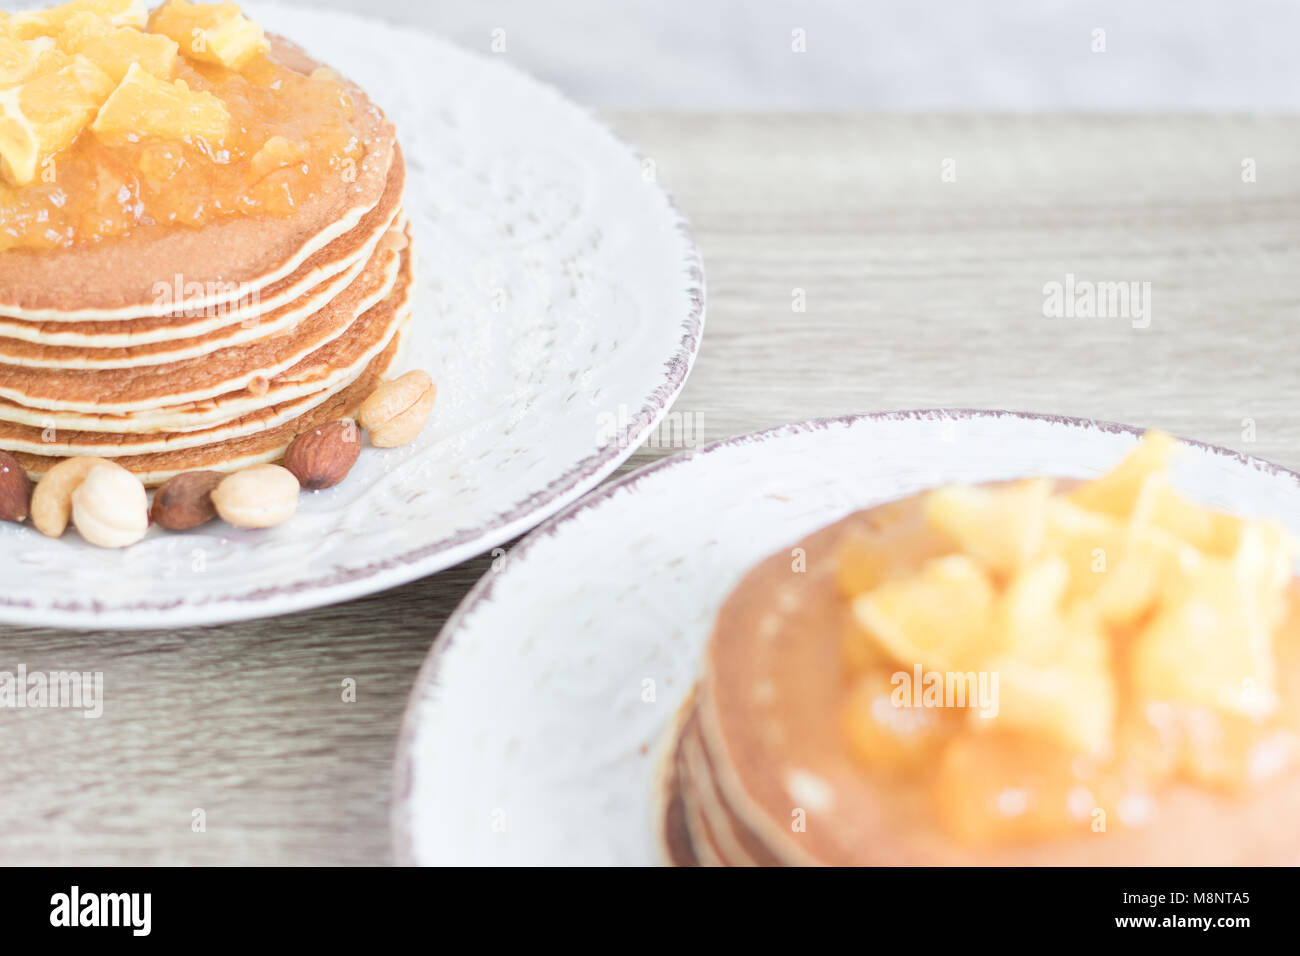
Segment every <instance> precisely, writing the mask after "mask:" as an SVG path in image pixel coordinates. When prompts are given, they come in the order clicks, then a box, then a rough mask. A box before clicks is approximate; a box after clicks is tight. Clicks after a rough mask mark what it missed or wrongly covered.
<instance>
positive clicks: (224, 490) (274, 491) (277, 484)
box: [212, 465, 298, 528]
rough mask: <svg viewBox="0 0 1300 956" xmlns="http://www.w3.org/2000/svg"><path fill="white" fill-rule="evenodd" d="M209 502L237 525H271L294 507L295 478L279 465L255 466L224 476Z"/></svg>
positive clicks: (224, 517)
mask: <svg viewBox="0 0 1300 956" xmlns="http://www.w3.org/2000/svg"><path fill="white" fill-rule="evenodd" d="M212 503H213V504H214V505H216V508H217V514H219V515H221V517H222V518H223V519H224V520H226V521H228V522H229V523H230V524H233V525H234V526H235V527H237V528H270V527H271V526H273V525H277V524H279V523H280V522H282V521H285V520H287V519H288V518H289V517H290V516H291V515H292V514H293V513H294V511H296V510H297V508H298V479H297V478H295V477H294V475H293V472H291V471H289V470H288V469H286V468H281V467H280V466H279V465H254V466H253V467H252V468H245V469H244V470H243V471H237V472H235V473H234V474H233V475H227V476H226V477H225V478H223V479H222V480H221V484H219V485H217V487H216V489H215V490H214V491H213V492H212Z"/></svg>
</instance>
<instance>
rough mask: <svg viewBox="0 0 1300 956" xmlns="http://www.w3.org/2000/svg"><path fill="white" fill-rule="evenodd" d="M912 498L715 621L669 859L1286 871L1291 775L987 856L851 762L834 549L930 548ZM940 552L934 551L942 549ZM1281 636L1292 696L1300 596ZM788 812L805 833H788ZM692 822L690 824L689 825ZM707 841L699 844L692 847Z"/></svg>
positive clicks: (1294, 834)
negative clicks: (892, 538) (801, 819)
mask: <svg viewBox="0 0 1300 956" xmlns="http://www.w3.org/2000/svg"><path fill="white" fill-rule="evenodd" d="M920 502H921V498H920V496H917V497H913V498H908V499H904V500H902V501H899V502H893V503H890V504H888V505H883V506H881V507H879V508H873V509H870V510H868V511H864V512H858V513H856V514H853V515H850V516H849V517H847V518H845V519H843V520H842V521H839V522H837V523H836V524H833V525H831V526H830V527H828V528H824V529H822V530H820V531H818V532H816V533H814V534H812V535H810V536H809V537H807V538H805V539H804V540H802V541H800V542H798V543H797V544H795V545H793V547H795V548H802V549H803V550H804V553H805V554H806V555H807V570H806V572H805V573H792V570H791V558H790V555H791V549H790V548H787V549H783V550H782V551H780V552H778V553H777V554H775V555H773V556H772V557H770V558H768V559H767V560H765V561H764V562H762V563H761V564H759V565H758V566H757V567H756V568H754V569H753V570H752V571H751V572H750V573H749V574H748V575H746V577H745V578H744V580H742V581H741V583H740V585H739V586H738V587H737V588H736V589H735V591H734V592H733V593H732V594H731V596H730V597H729V598H728V599H727V601H726V602H725V604H724V605H723V606H722V608H721V609H720V611H719V614H718V618H717V622H716V625H715V629H714V633H713V637H712V639H711V641H710V644H709V648H708V651H707V654H706V662H705V667H704V672H703V676H702V678H701V680H700V683H699V685H698V687H697V690H696V696H695V699H694V701H693V702H692V703H691V704H690V705H688V711H689V712H688V714H687V716H686V717H685V718H684V719H682V720H681V722H680V724H679V726H678V728H677V729H676V730H675V734H676V736H675V737H674V739H673V741H672V743H671V745H670V747H669V751H668V752H669V754H670V755H671V759H672V760H673V761H674V766H673V768H672V769H671V770H670V771H667V772H666V777H667V779H669V780H670V781H671V782H670V784H669V786H670V788H671V789H670V792H669V794H668V795H667V796H666V798H665V801H664V806H665V811H664V818H663V820H664V829H663V833H662V836H663V840H664V843H665V852H666V854H667V856H668V857H669V858H670V859H671V860H673V861H676V862H685V863H689V862H691V861H692V858H695V859H698V860H700V861H707V860H708V859H709V858H710V857H713V858H716V859H717V860H718V861H719V862H723V863H728V864H733V863H734V864H745V863H749V862H763V863H787V864H796V865H800V864H831V865H1032V866H1038V865H1122V866H1126V865H1162V866H1182V865H1241V864H1254V865H1294V864H1297V863H1300V828H1296V827H1291V826H1285V825H1279V824H1278V821H1279V820H1285V819H1288V818H1289V811H1290V810H1292V809H1293V808H1294V807H1295V806H1297V805H1300V803H1298V801H1300V772H1296V771H1291V772H1287V773H1284V774H1282V775H1280V776H1278V777H1277V778H1274V779H1273V780H1271V781H1268V782H1264V783H1260V784H1258V785H1257V786H1256V788H1255V789H1253V790H1251V791H1250V792H1249V793H1248V794H1246V795H1244V796H1242V797H1235V796H1229V795H1224V794H1222V793H1218V792H1215V791H1212V790H1210V789H1206V788H1201V787H1195V786H1190V785H1185V784H1176V785H1171V786H1166V787H1164V788H1163V789H1161V790H1159V791H1157V793H1156V795H1155V800H1156V808H1155V810H1154V812H1153V814H1152V816H1151V820H1150V822H1149V823H1148V824H1147V825H1145V826H1142V827H1137V828H1128V827H1122V826H1114V827H1112V828H1110V829H1109V830H1108V831H1107V832H1104V833H1093V832H1085V831H1081V832H1080V833H1079V834H1078V835H1075V836H1067V837H1063V838H1060V839H1053V840H1046V841H1042V842H1038V843H1032V842H1031V843H1024V844H1015V845H1002V846H993V847H970V846H963V845H959V844H958V843H956V842H954V841H952V840H951V839H949V838H948V837H947V836H946V835H944V834H943V833H941V832H940V831H939V830H938V829H937V827H936V826H935V823H934V819H933V815H932V811H931V809H930V806H929V804H928V802H927V800H926V799H924V798H922V797H921V796H920V794H919V792H918V791H915V790H913V789H910V788H909V787H908V786H907V785H906V784H905V783H901V782H899V781H898V780H895V779H890V778H888V777H886V776H883V775H881V774H876V773H872V772H870V771H869V770H866V769H864V767H863V766H862V764H860V763H859V762H858V761H857V760H856V759H855V758H854V756H853V754H852V753H851V751H850V748H849V743H848V740H847V738H846V736H845V734H844V732H843V725H842V712H841V710H840V705H841V703H842V700H843V697H842V694H841V688H843V686H844V684H845V672H844V668H845V666H846V665H845V663H844V659H843V655H842V651H841V645H840V635H841V634H842V629H843V627H844V626H845V624H846V623H847V620H848V616H849V614H850V613H851V612H850V610H849V604H848V602H847V600H845V599H844V598H843V597H842V595H841V594H840V592H839V590H838V588H837V586H836V584H835V581H834V562H835V558H834V555H835V553H836V547H837V545H838V544H839V542H840V541H841V540H842V539H843V538H844V537H845V536H846V535H848V534H850V533H852V532H853V531H854V530H855V529H857V528H861V527H864V526H869V527H871V528H873V529H875V530H877V531H879V530H880V529H881V528H882V527H885V528H895V529H897V533H898V535H899V540H900V541H908V540H910V541H913V542H914V543H913V544H911V545H909V546H911V547H916V548H918V549H920V550H921V551H922V552H924V551H926V549H927V548H929V547H930V544H929V543H927V542H925V541H923V540H918V538H920V537H924V534H923V532H920V531H919V529H922V528H923V522H922V521H921V519H920ZM939 550H942V549H941V548H940V549H939ZM1290 606H1291V613H1290V616H1289V618H1288V620H1287V622H1286V623H1285V625H1284V626H1283V628H1282V629H1281V636H1282V639H1281V640H1279V642H1278V643H1279V660H1280V664H1281V665H1282V669H1283V670H1284V671H1285V672H1286V674H1287V675H1288V677H1287V682H1288V685H1289V693H1292V694H1294V693H1295V692H1296V685H1297V684H1298V683H1300V654H1297V652H1296V645H1297V644H1300V586H1295V585H1293V587H1292V589H1291V605H1290ZM797 811H802V813H803V814H806V828H805V829H804V830H802V831H801V830H798V829H796V828H794V827H792V819H793V816H794V814H796V812H797ZM692 824H693V826H692ZM701 842H703V843H704V845H703V846H701Z"/></svg>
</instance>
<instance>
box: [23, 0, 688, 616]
mask: <svg viewBox="0 0 1300 956" xmlns="http://www.w3.org/2000/svg"><path fill="white" fill-rule="evenodd" d="M248 6H249V7H250V13H251V14H252V15H253V16H254V17H256V18H257V19H258V20H259V22H261V23H262V24H263V25H264V26H265V27H266V28H267V29H268V30H271V31H274V32H277V33H281V34H283V35H285V36H288V37H289V38H291V39H292V40H294V41H295V42H297V43H298V44H300V45H301V46H303V47H304V48H306V49H307V50H308V51H309V52H311V53H312V54H313V55H314V56H316V57H318V58H319V59H321V60H323V61H324V62H326V63H328V64H330V65H331V66H334V67H335V68H337V69H338V70H340V71H341V72H343V73H345V74H347V75H348V76H350V77H352V78H353V79H355V80H356V81H357V82H358V83H360V84H361V86H362V87H363V88H364V89H366V90H367V91H368V92H369V93H370V94H371V96H372V97H373V98H374V99H375V101H376V102H378V103H379V104H380V105H381V106H382V107H383V108H384V109H385V111H386V112H387V113H388V114H389V116H390V117H392V119H393V121H394V123H395V124H396V125H397V129H398V135H399V137H400V140H401V143H402V147H403V149H404V151H405V154H406V161H407V165H408V183H407V193H406V210H407V213H408V214H409V216H410V218H411V220H412V224H413V229H414V235H415V242H416V254H417V260H416V262H417V280H418V288H417V292H416V303H415V314H414V321H413V326H412V331H411V335H410V340H411V341H410V346H409V348H408V351H407V353H406V354H405V356H404V357H403V359H402V363H401V368H424V369H427V370H429V372H430V373H431V374H432V375H433V378H434V380H435V381H436V382H437V383H438V404H437V407H436V408H435V410H434V416H433V419H432V421H431V423H430V425H429V426H428V427H427V428H426V430H425V433H424V434H423V435H422V436H421V438H420V440H419V441H418V442H417V443H416V444H414V445H413V446H410V447H408V448H402V449H394V450H390V451H379V450H374V449H366V450H365V451H363V453H362V456H361V461H360V462H359V463H358V464H357V466H356V468H355V469H354V470H353V472H352V474H351V475H350V476H349V478H348V480H347V481H346V482H345V483H344V484H343V485H341V486H339V487H337V488H334V489H331V490H330V491H327V492H320V493H317V494H315V495H310V496H304V499H303V500H302V502H301V505H300V510H299V513H298V514H297V515H296V516H295V517H294V518H293V520H292V521H290V522H289V523H288V524H286V525H283V526H281V527H279V528H276V529H273V530H271V531H264V532H241V531H238V530H235V529H232V528H228V527H224V526H220V525H219V524H214V525H212V526H209V527H206V528H204V529H200V530H198V531H196V532H191V533H187V534H179V535H178V534H167V533H164V532H161V531H158V530H156V529H155V530H154V531H152V532H151V533H150V535H149V537H147V538H146V539H145V540H144V541H142V542H141V543H139V544H137V545H135V546H133V547H131V548H129V549H127V550H124V551H118V552H108V551H100V550H97V549H94V548H91V547H90V546H88V545H85V544H83V543H82V542H81V541H80V540H78V539H77V537H76V535H75V534H69V535H67V536H65V538H64V539H62V540H59V541H50V540H46V539H45V538H42V537H41V536H40V535H39V534H37V533H36V532H35V531H33V530H31V528H30V527H16V526H13V525H4V526H0V566H3V567H4V569H5V573H4V574H3V575H0V621H7V622H13V623H31V624H49V625H59V626H68V627H104V628H108V627H175V626H182V625H192V624H206V623H213V622H218V621H228V620H235V619H240V618H250V617H262V616H267V615H272V614H282V613H285V612H287V611H294V610H299V609H302V608H306V607H315V606H318V605H322V604H328V603H332V602H335V601H342V600H345V599H347V598H352V597H356V596H358V595H361V594H366V593H369V592H372V591H377V590H380V589H382V588H387V587H391V586H393V585H396V584H401V583H403V582H405V581H409V580H411V579H413V578H417V577H420V576H421V575H425V574H429V573H431V572H433V571H438V570H441V569H442V568H446V567H449V566H450V565H453V564H456V563H457V562H459V561H462V560H464V559H466V558H468V557H471V556H473V555H475V554H478V553H480V552H483V551H485V550H487V549H489V548H491V547H493V546H494V545H497V544H500V543H501V542H503V541H507V540H509V539H510V538H511V537H513V536H515V535H517V534H519V533H520V532H521V531H524V530H526V529H527V528H529V527H531V526H532V525H534V524H536V523H537V522H538V521H540V520H541V519H543V518H545V517H546V516H548V515H550V514H552V513H554V512H555V511H557V510H558V509H559V508H561V507H562V506H563V505H565V504H567V503H568V502H570V501H572V500H573V499H574V498H576V497H577V496H579V495H580V494H582V493H583V492H584V491H586V490H587V489H589V488H591V487H592V486H593V485H595V484H596V483H597V482H599V481H600V480H601V479H602V478H603V477H605V475H607V474H609V472H611V471H612V470H613V469H614V468H615V467H617V465H618V464H619V463H620V462H621V461H623V460H624V459H625V458H626V457H627V456H628V455H629V454H630V453H631V452H632V451H633V449H635V448H636V446H637V445H638V444H640V442H641V441H642V440H643V439H644V437H645V436H646V435H647V434H648V433H649V432H650V430H651V429H652V428H653V427H654V426H655V425H656V424H657V423H658V421H659V419H660V418H661V417H662V415H663V413H664V412H665V410H666V409H667V407H668V405H669V404H671V402H672V400H673V398H674V397H675V396H676V394H677V392H678V391H679V390H680V389H681V386H682V383H683V382H684V381H685V379H686V375H687V372H688V371H689V369H690V365H691V362H692V361H693V359H694V357H695V352H696V349H697V348H698V346H699V338H700V333H701V330H702V327H703V319H704V279H703V273H702V271H701V267H700V260H699V256H698V254H697V252H696V250H695V246H694V244H693V243H692V241H691V237H690V234H689V232H688V230H687V227H686V224H685V222H684V220H683V218H682V216H681V215H680V213H679V212H678V211H677V210H676V209H675V207H674V206H673V204H672V202H671V200H670V199H669V197H668V196H667V194H666V193H665V192H664V191H663V190H662V189H661V188H659V187H658V186H657V185H656V184H655V183H654V182H653V181H652V180H653V177H652V176H651V177H647V176H646V175H645V174H644V170H643V164H642V161H641V160H640V159H639V158H638V157H637V156H636V154H635V153H634V152H633V151H632V150H631V149H629V148H628V147H627V146H625V145H624V144H623V143H621V142H619V140H618V139H616V138H615V137H614V136H613V135H612V134H611V133H610V132H609V131H608V130H606V129H605V128H604V127H603V126H601V125H600V124H599V123H598V122H596V121H595V120H593V119H592V118H591V117H590V116H589V115H588V114H586V113H585V112H584V111H583V110H581V109H580V108H578V107H577V106H575V105H574V104H572V103H570V102H568V101H567V100H565V99H563V98H562V97H561V96H560V95H559V94H558V93H556V92H555V91H553V90H552V89H550V88H549V87H546V86H543V85H542V84H539V83H537V82H536V81H534V80H532V79H530V78H528V77H527V76H525V75H523V74H522V73H519V72H517V71H516V70H514V69H513V68H511V67H510V66H508V65H507V64H506V63H505V61H504V59H503V58H490V57H489V56H488V55H486V54H485V55H476V54H470V53H467V52H465V51H462V50H459V49H456V48H455V47H452V46H450V45H448V44H446V43H444V42H442V41H441V40H438V39H436V38H434V37H432V36H429V35H427V34H422V33H420V32H418V31H414V30H411V29H405V28H403V29H398V28H396V27H392V26H387V25H385V24H382V23H379V22H376V21H370V20H365V19H361V18H358V17H354V16H349V15H346V14H341V13H328V12H324V11H317V10H311V9H309V8H307V7H305V6H294V7H291V8H290V7H281V6H275V5H269V4H250V5H248ZM648 179H649V181H648Z"/></svg>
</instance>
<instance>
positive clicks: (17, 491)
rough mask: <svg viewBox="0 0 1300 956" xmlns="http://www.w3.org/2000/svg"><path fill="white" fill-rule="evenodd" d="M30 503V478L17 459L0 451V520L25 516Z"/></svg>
mask: <svg viewBox="0 0 1300 956" xmlns="http://www.w3.org/2000/svg"><path fill="white" fill-rule="evenodd" d="M31 504H32V480H31V479H30V478H28V477H27V472H26V471H24V470H23V466H22V465H20V464H18V459H17V458H15V457H14V456H13V455H11V454H9V452H7V451H0V521H19V522H21V521H22V520H23V519H24V518H26V517H27V514H28V512H29V511H30V510H31Z"/></svg>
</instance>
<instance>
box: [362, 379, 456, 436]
mask: <svg viewBox="0 0 1300 956" xmlns="http://www.w3.org/2000/svg"><path fill="white" fill-rule="evenodd" d="M437 397H438V388H437V386H435V385H434V384H433V379H431V378H430V377H429V373H428V372H421V371H419V370H418V369H417V370H415V371H411V372H407V373H406V374H405V375H402V376H399V377H398V378H395V379H393V380H392V381H391V382H384V383H383V384H382V385H380V386H379V388H377V389H375V391H374V392H373V393H372V394H371V395H370V397H369V398H367V399H366V400H365V401H364V402H362V403H361V410H360V411H359V412H358V413H357V421H358V422H360V423H361V426H362V427H363V428H365V429H366V431H368V432H370V444H372V445H374V446H375V447H376V448H396V447H397V446H398V445H405V444H408V443H409V442H413V441H415V438H416V436H417V435H419V434H420V430H421V429H422V428H424V423H425V422H427V421H428V420H429V413H430V412H431V411H433V402H434V399H436V398H437Z"/></svg>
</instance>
